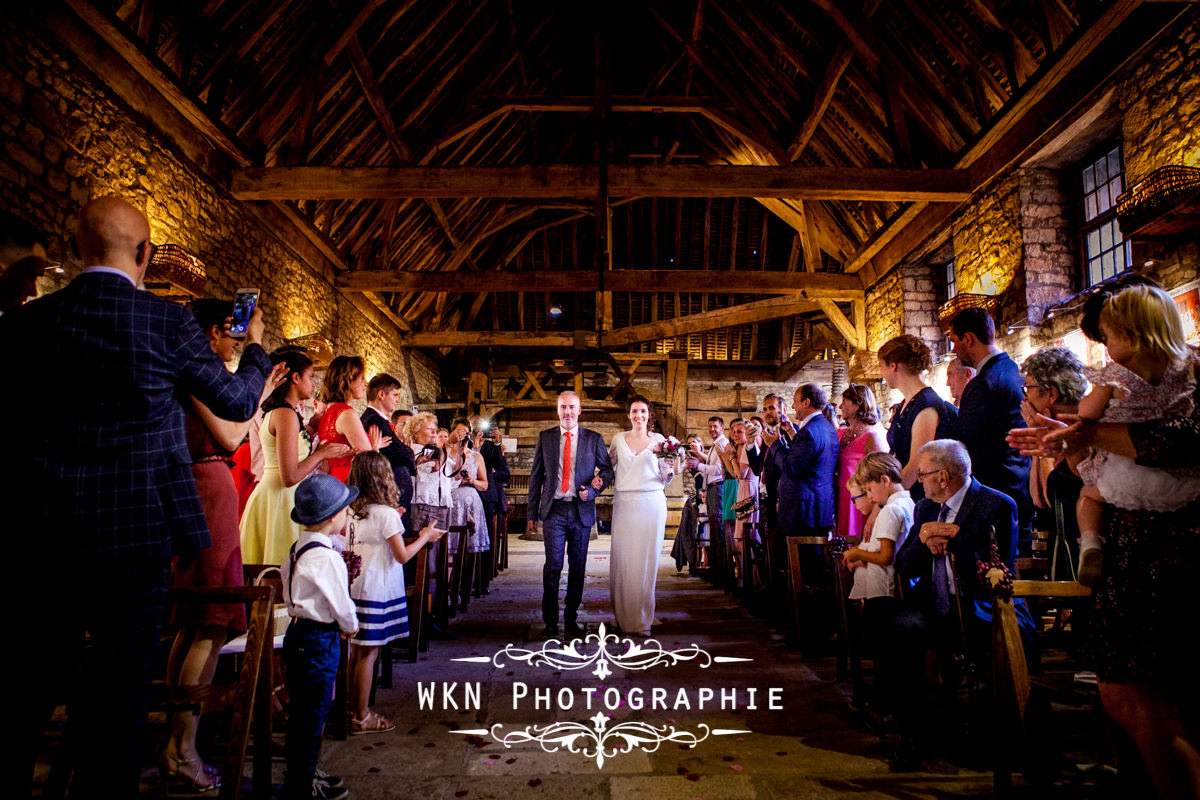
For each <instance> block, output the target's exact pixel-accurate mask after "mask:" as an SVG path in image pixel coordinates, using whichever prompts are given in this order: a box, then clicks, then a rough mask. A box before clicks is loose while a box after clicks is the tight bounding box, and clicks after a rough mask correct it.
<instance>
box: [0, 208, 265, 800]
mask: <svg viewBox="0 0 1200 800" xmlns="http://www.w3.org/2000/svg"><path fill="white" fill-rule="evenodd" d="M76 241H77V244H78V248H79V254H80V256H81V257H82V259H83V263H84V265H85V269H84V271H83V274H81V275H79V276H78V277H76V278H75V279H74V280H73V281H72V282H71V283H70V284H69V285H68V286H67V287H66V288H64V289H62V290H61V291H59V292H55V293H54V294H51V295H48V296H45V297H42V298H39V299H37V300H34V301H33V302H30V303H28V304H26V305H24V306H22V307H20V308H18V309H15V310H14V311H12V312H10V313H8V314H6V315H5V316H4V317H3V318H0V372H2V373H3V374H4V375H5V376H6V377H7V379H8V380H9V382H10V383H9V387H10V388H9V391H6V392H3V393H0V394H2V395H3V398H4V399H3V400H0V414H3V417H0V418H2V419H4V420H6V421H7V422H8V448H9V449H8V455H7V458H8V461H9V464H8V466H9V467H10V469H11V472H10V473H9V478H8V479H7V480H4V481H2V482H0V495H2V497H0V501H2V505H3V508H4V509H5V510H6V511H8V512H10V513H13V514H14V516H15V520H13V524H12V526H11V528H9V530H10V531H12V532H13V533H14V535H16V536H17V537H19V541H20V553H21V560H22V567H21V568H20V569H16V570H13V571H12V573H11V575H10V580H9V581H8V582H7V583H6V590H7V591H8V592H11V593H12V594H13V596H10V602H9V604H8V608H10V609H18V608H21V609H29V610H30V613H32V614H33V615H34V616H33V627H34V628H35V629H36V630H38V631H41V632H42V634H43V635H41V636H40V637H39V641H38V644H37V646H36V647H33V648H29V649H28V650H27V651H26V652H25V653H24V654H23V655H22V657H21V658H18V659H13V660H12V662H11V663H10V665H9V666H10V669H14V670H17V674H16V675H15V676H14V677H15V680H14V681H13V684H12V685H14V686H17V687H20V689H19V691H17V692H15V693H14V695H15V697H16V701H15V702H16V703H17V705H18V709H17V718H18V720H19V722H18V725H17V730H18V731H19V734H18V735H19V736H20V737H22V739H21V743H20V746H19V747H18V748H14V749H13V750H12V751H10V753H12V756H13V757H14V758H16V759H18V760H19V763H18V770H19V771H18V772H17V774H16V780H17V782H18V787H17V792H18V793H21V792H22V791H23V790H24V789H25V787H26V786H27V782H28V781H29V780H30V777H31V775H32V766H33V765H32V758H33V755H34V753H35V752H36V745H37V741H38V739H40V736H41V733H42V730H43V728H44V725H45V723H46V720H47V719H48V708H49V706H51V705H53V703H54V701H55V700H56V699H57V696H58V695H61V694H64V693H65V690H66V689H67V688H68V687H69V688H70V689H71V690H72V691H71V695H72V696H71V709H70V723H71V730H70V733H69V736H68V739H69V742H70V749H71V751H72V756H73V758H72V761H73V764H74V766H75V776H74V780H73V783H72V796H76V795H77V796H81V797H133V796H135V795H136V794H137V789H138V777H139V774H140V767H141V756H142V738H143V732H144V724H145V718H146V694H147V689H148V687H149V667H150V663H151V660H152V655H153V650H154V647H155V646H156V645H157V644H158V640H159V634H160V630H161V625H162V612H163V604H164V601H165V598H166V590H167V580H168V571H169V566H170V559H171V556H172V555H173V554H182V553H187V552H190V551H192V550H195V549H198V548H202V547H207V546H209V544H210V539H209V534H208V526H207V524H206V523H205V519H204V511H203V509H202V508H201V506H200V497H199V494H198V493H197V491H196V483H195V480H194V479H193V477H192V471H191V461H192V459H191V456H190V455H189V453H188V449H187V443H186V441H185V438H184V414H183V409H182V407H181V406H180V400H181V399H182V400H186V398H187V397H188V396H189V395H192V396H195V397H196V398H197V399H199V400H200V401H201V402H203V403H204V404H205V405H206V406H208V407H209V408H210V409H212V410H213V412H214V413H216V414H217V415H219V416H222V417H225V418H227V419H232V420H245V419H249V417H250V416H251V414H253V413H254V410H255V408H256V407H257V406H258V401H259V398H260V395H261V393H262V388H263V382H264V380H265V378H266V375H267V373H268V372H269V371H270V368H271V364H270V360H269V359H268V358H267V354H266V353H265V352H264V351H263V349H262V346H261V345H260V344H259V341H260V340H261V338H262V334H263V322H262V314H261V312H259V311H256V312H255V314H254V316H253V318H252V319H251V320H250V324H249V328H248V330H247V333H246V340H245V341H246V346H245V349H244V350H243V352H242V356H241V360H240V363H239V366H238V371H237V374H231V373H230V372H229V371H228V370H226V369H225V364H224V363H223V362H222V361H221V359H220V358H218V357H217V355H216V354H215V353H213V351H212V350H211V349H210V347H209V345H208V337H207V336H206V335H205V333H204V331H202V330H201V329H200V326H199V325H198V324H197V323H196V319H195V317H193V316H192V312H191V311H189V310H188V309H187V308H186V307H185V306H182V305H178V304H175V303H170V302H167V301H166V300H163V299H161V298H158V297H155V296H154V295H151V294H150V293H149V292H143V291H138V289H137V285H138V283H140V282H141V280H142V278H143V276H144V275H145V271H146V266H147V264H148V263H149V261H150V256H151V252H152V249H153V246H152V245H151V244H150V226H149V223H147V221H146V218H145V217H144V216H142V214H141V213H140V212H139V211H138V210H137V209H136V208H134V207H133V206H131V205H130V204H129V203H126V202H125V201H123V200H120V199H117V198H115V197H104V198H100V199H98V200H94V201H92V202H91V203H89V204H88V205H87V206H85V207H84V208H83V210H82V211H81V212H80V215H79V225H78V231H77V235H76ZM17 386H24V387H25V390H24V391H18V390H17V388H16V387H17ZM14 541H16V540H14ZM85 631H86V632H87V633H89V634H90V635H91V648H90V651H91V655H90V657H88V658H87V659H86V662H87V663H86V664H83V663H82V662H83V661H84V659H83V658H82V655H83V653H82V646H83V643H84V632H85ZM81 667H82V668H81ZM56 693H57V694H56Z"/></svg>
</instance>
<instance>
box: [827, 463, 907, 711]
mask: <svg viewBox="0 0 1200 800" xmlns="http://www.w3.org/2000/svg"><path fill="white" fill-rule="evenodd" d="M900 472H901V464H900V461H899V460H898V459H897V458H896V457H895V456H893V455H891V454H890V453H880V452H875V453H868V454H867V455H865V456H863V459H862V461H860V462H858V469H857V470H856V471H855V473H854V477H853V478H852V479H851V480H852V481H853V484H854V485H855V486H857V487H858V488H857V491H858V492H863V493H865V494H866V498H865V499H867V500H870V501H871V503H872V504H874V505H875V506H877V507H878V508H879V511H878V512H877V513H876V514H875V515H874V518H873V522H872V524H871V527H870V532H869V533H866V532H864V535H863V542H862V543H861V544H860V545H859V546H858V547H851V548H850V549H848V550H847V551H846V552H845V553H844V554H843V555H842V563H844V564H845V565H846V567H847V568H848V569H849V570H850V571H851V573H852V574H853V575H854V588H852V589H851V590H850V601H851V603H852V604H854V605H857V606H859V609H860V611H861V615H862V616H861V618H862V633H863V639H864V640H865V642H866V646H867V650H868V652H870V653H871V656H872V659H871V660H872V662H873V664H874V677H875V681H874V685H873V686H872V691H871V702H870V704H869V705H870V706H871V709H872V711H876V712H879V713H886V710H885V706H886V704H887V697H886V696H885V693H884V692H883V691H882V690H881V686H880V684H881V683H886V680H887V677H886V675H887V673H888V672H889V670H888V669H887V667H886V666H885V664H884V662H885V661H886V653H885V652H884V649H885V648H884V647H883V637H884V634H885V631H886V630H887V625H888V624H889V623H890V622H891V619H892V617H893V616H894V615H895V613H896V574H895V569H894V568H893V567H892V561H893V560H894V559H895V557H896V552H897V551H898V550H899V549H900V545H901V544H903V543H904V536H905V534H907V533H908V529H909V528H911V527H912V524H913V507H914V505H915V504H914V503H913V499H912V497H911V495H909V493H908V492H907V491H906V490H905V489H904V486H903V484H902V483H901V482H900ZM861 684H862V681H861V678H860V679H859V680H856V681H855V693H854V694H855V697H854V706H856V707H857V708H862V707H863V706H864V705H866V703H865V702H864V701H865V699H866V698H865V697H864V695H863V690H862V685H861Z"/></svg>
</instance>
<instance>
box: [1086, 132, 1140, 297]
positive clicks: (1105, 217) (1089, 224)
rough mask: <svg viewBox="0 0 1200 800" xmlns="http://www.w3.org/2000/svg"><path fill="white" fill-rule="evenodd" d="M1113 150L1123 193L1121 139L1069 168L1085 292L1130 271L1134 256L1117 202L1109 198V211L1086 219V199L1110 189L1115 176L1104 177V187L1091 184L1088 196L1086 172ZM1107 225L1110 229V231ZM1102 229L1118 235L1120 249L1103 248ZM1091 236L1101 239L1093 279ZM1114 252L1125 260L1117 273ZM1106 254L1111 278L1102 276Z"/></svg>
mask: <svg viewBox="0 0 1200 800" xmlns="http://www.w3.org/2000/svg"><path fill="white" fill-rule="evenodd" d="M1114 150H1115V151H1116V153H1117V157H1118V159H1119V160H1120V165H1121V171H1120V173H1119V175H1120V180H1121V191H1122V192H1123V191H1125V189H1126V188H1127V183H1126V178H1127V176H1126V173H1125V141H1124V140H1123V139H1121V138H1116V139H1109V140H1108V141H1106V142H1105V143H1104V144H1103V145H1101V146H1100V147H1097V148H1095V149H1094V150H1092V151H1091V152H1089V153H1088V155H1087V156H1086V157H1085V158H1083V159H1080V160H1079V161H1077V162H1075V163H1074V164H1073V165H1072V166H1071V176H1072V177H1071V180H1072V190H1073V196H1074V197H1075V200H1076V202H1077V203H1078V206H1079V208H1078V214H1077V232H1078V244H1079V274H1080V282H1081V286H1082V288H1084V289H1090V288H1092V287H1093V286H1098V285H1100V284H1102V283H1104V282H1105V281H1110V280H1112V279H1113V278H1115V277H1117V276H1118V275H1121V274H1123V273H1124V272H1127V271H1128V270H1129V269H1131V268H1132V267H1133V253H1132V249H1131V245H1130V241H1129V239H1128V238H1127V237H1126V236H1125V234H1124V231H1121V225H1120V222H1119V221H1118V220H1117V203H1116V200H1117V198H1116V197H1112V196H1111V195H1110V197H1109V207H1108V209H1106V210H1105V211H1102V212H1098V213H1097V214H1096V216H1095V217H1093V218H1091V219H1088V218H1087V199H1088V195H1089V194H1096V193H1098V191H1099V189H1100V188H1101V187H1105V189H1106V190H1107V189H1108V188H1111V186H1112V182H1113V179H1114V178H1115V177H1116V176H1114V175H1111V174H1108V175H1106V178H1105V181H1104V183H1103V184H1099V185H1098V184H1096V183H1094V182H1093V187H1092V190H1091V192H1088V191H1086V188H1085V183H1084V174H1085V173H1086V172H1087V170H1088V169H1093V168H1094V167H1095V166H1096V165H1097V164H1098V163H1099V162H1100V161H1101V160H1105V161H1107V160H1108V158H1109V156H1110V155H1111V154H1112V152H1113V151H1114ZM1119 194H1120V193H1118V196H1119ZM1110 225H1111V226H1112V227H1111V228H1109V226H1110ZM1105 228H1109V230H1110V231H1115V232H1117V233H1119V234H1120V235H1121V244H1120V245H1118V246H1110V247H1108V248H1104V246H1103V237H1104V233H1105V230H1104V229H1105ZM1093 233H1095V234H1096V235H1097V236H1099V237H1100V242H1099V244H1100V247H1099V250H1098V252H1099V254H1100V265H1099V267H1098V269H1099V275H1098V276H1093V275H1092V264H1091V261H1092V259H1091V258H1090V255H1091V250H1090V248H1089V244H1088V239H1089V237H1090V236H1091V235H1092V234H1093ZM1117 252H1122V253H1123V256H1124V262H1125V266H1124V267H1123V268H1120V269H1116V256H1115V254H1116V253H1117ZM1108 253H1112V254H1114V256H1113V269H1114V271H1113V273H1112V274H1111V275H1106V274H1105V273H1104V260H1103V257H1104V255H1105V254H1108Z"/></svg>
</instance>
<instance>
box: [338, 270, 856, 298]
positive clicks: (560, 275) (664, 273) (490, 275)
mask: <svg viewBox="0 0 1200 800" xmlns="http://www.w3.org/2000/svg"><path fill="white" fill-rule="evenodd" d="M718 275H720V276H728V279H729V280H731V281H736V283H737V289H738V291H739V292H743V293H746V294H779V295H789V296H792V297H803V298H812V299H816V298H822V299H827V300H836V301H839V302H848V301H850V300H854V299H858V298H861V297H862V296H863V290H862V285H861V283H860V282H859V280H858V278H857V277H855V276H853V275H844V274H840V273H833V272H810V273H804V274H797V273H787V272H767V271H758V270H753V271H746V270H736V271H731V270H721V271H720V272H714V271H711V270H709V271H706V270H702V269H664V270H627V269H618V270H612V271H610V272H608V273H607V274H606V275H605V289H606V290H608V291H614V292H663V291H676V290H684V291H688V292H692V293H696V292H700V293H715V294H726V293H728V292H729V287H728V286H726V285H723V284H722V282H721V281H719V280H714V277H716V276H718ZM337 286H338V288H340V289H343V290H345V291H351V292H454V291H458V292H462V291H472V292H505V291H514V290H517V289H520V290H521V291H527V292H555V293H569V292H595V291H599V284H598V278H597V276H596V272H595V271H594V270H549V269H548V270H537V271H520V272H510V271H492V270H485V271H482V272H473V273H471V274H470V275H460V274H455V273H453V272H445V271H440V270H437V271H423V272H414V271H408V270H361V269H360V270H351V271H348V272H345V273H342V274H340V275H338V277H337Z"/></svg>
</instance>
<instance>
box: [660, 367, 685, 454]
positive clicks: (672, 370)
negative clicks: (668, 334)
mask: <svg viewBox="0 0 1200 800" xmlns="http://www.w3.org/2000/svg"><path fill="white" fill-rule="evenodd" d="M687 377H688V360H687V350H672V351H671V353H670V355H669V357H668V359H667V381H666V383H667V385H666V399H667V403H669V404H670V405H669V406H668V409H667V418H666V420H664V421H663V433H665V434H666V435H667V436H674V437H675V438H676V439H679V440H680V441H683V440H684V438H685V437H686V436H687V412H688V382H687Z"/></svg>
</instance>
